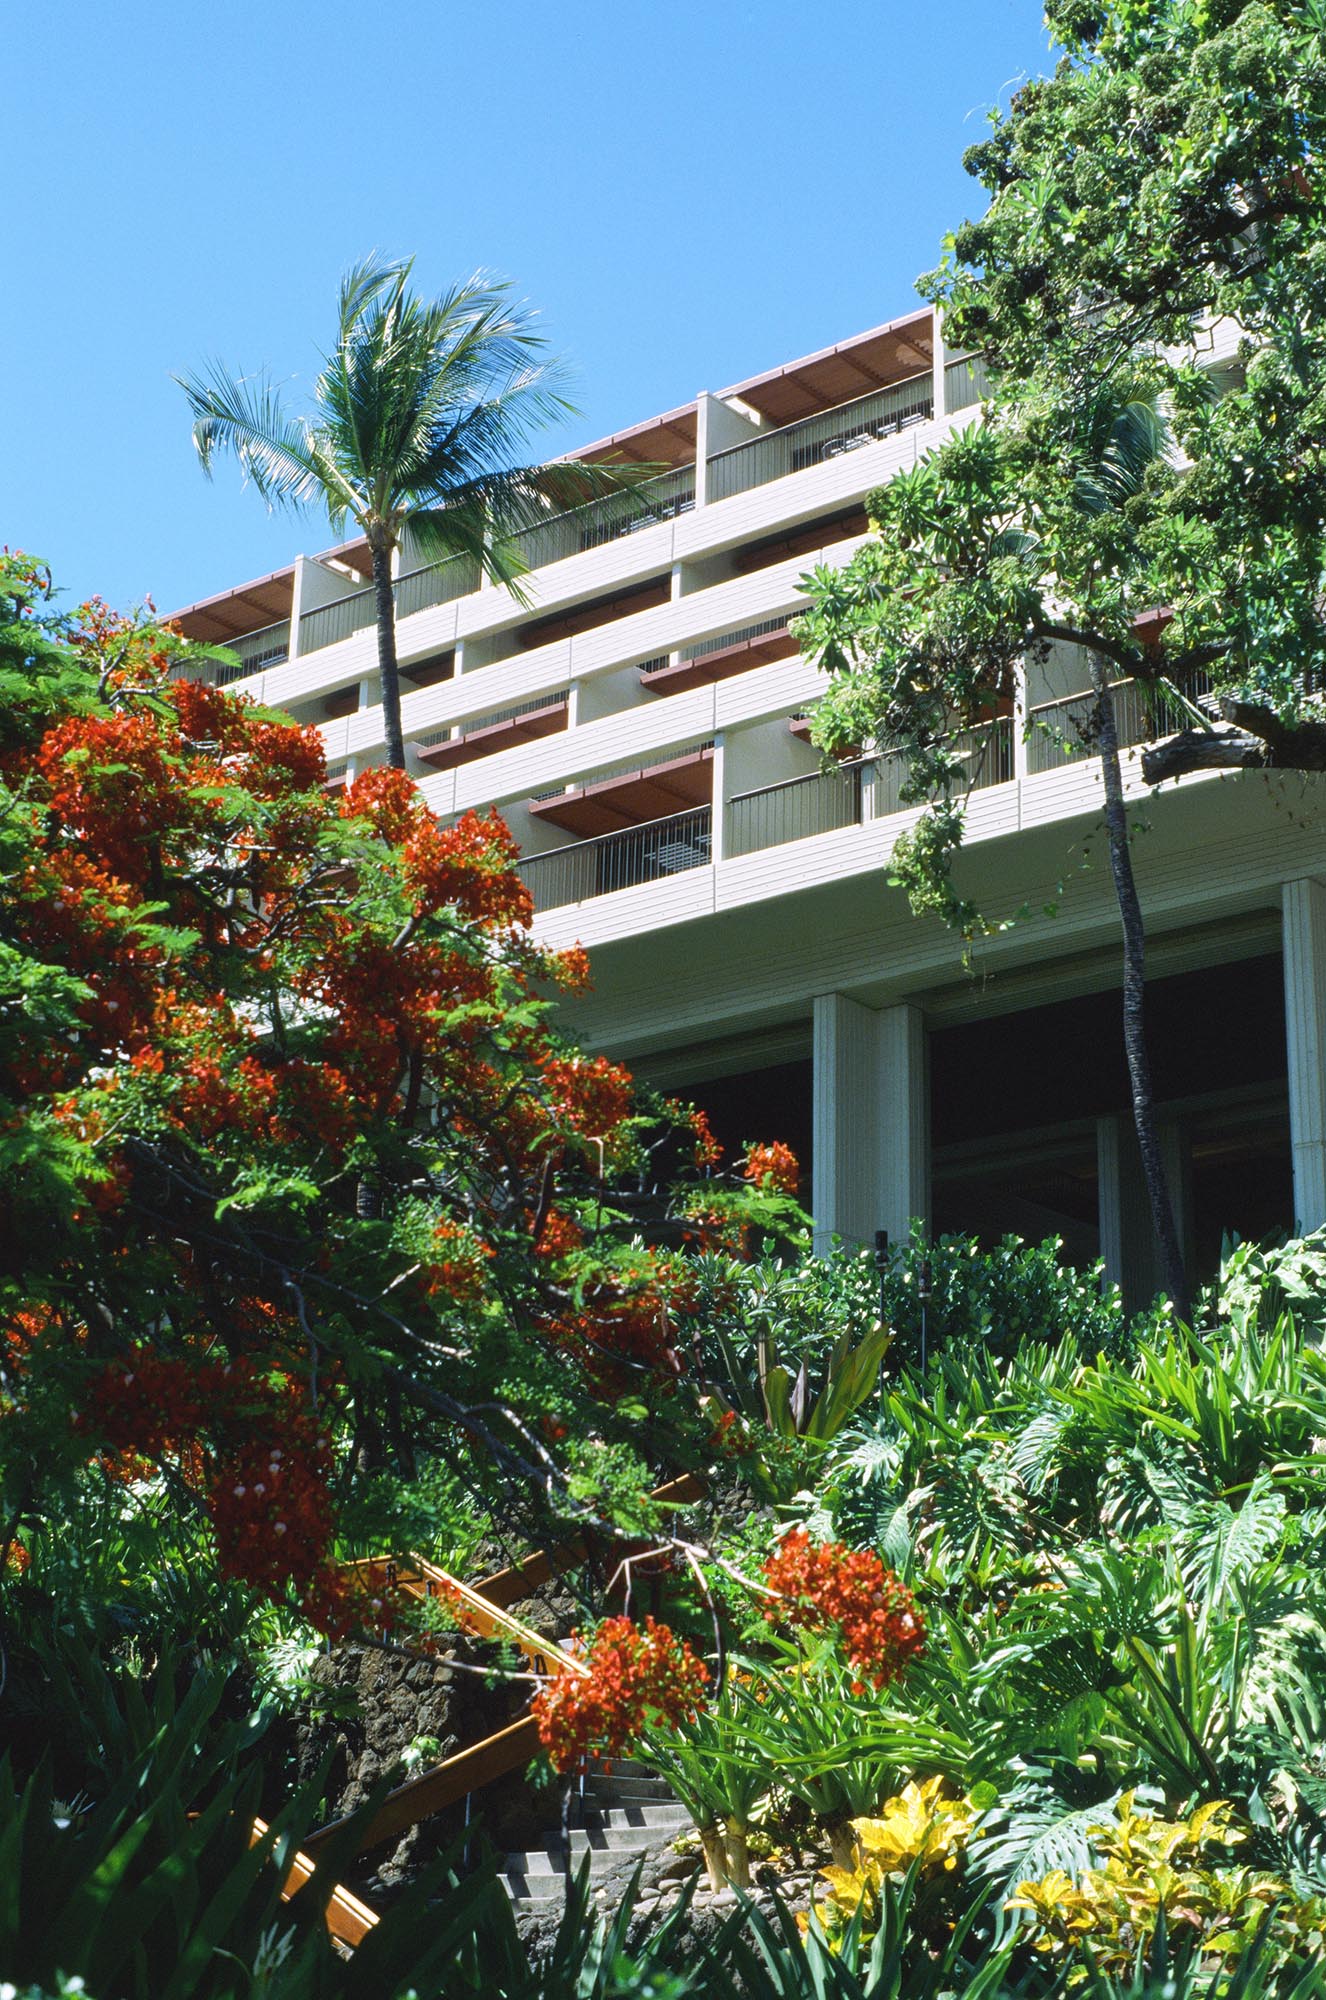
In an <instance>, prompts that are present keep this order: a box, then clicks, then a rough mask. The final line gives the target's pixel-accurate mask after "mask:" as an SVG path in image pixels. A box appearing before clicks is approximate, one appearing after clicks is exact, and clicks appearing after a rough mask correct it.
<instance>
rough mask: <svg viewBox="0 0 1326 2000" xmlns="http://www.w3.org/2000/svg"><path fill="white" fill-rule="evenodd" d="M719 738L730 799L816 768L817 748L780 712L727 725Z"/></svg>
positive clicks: (725, 787) (813, 770) (796, 776)
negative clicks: (745, 723)
mask: <svg viewBox="0 0 1326 2000" xmlns="http://www.w3.org/2000/svg"><path fill="white" fill-rule="evenodd" d="M780 664H781V663H780ZM723 742H724V746H725V756H724V789H725V791H726V794H727V796H728V798H730V799H733V798H736V797H737V796H738V795H739V794H740V793H742V792H753V791H757V790H758V789H759V788H760V787H761V786H763V785H778V784H782V783H783V781H784V780H785V779H787V778H802V777H811V776H813V775H814V773H815V772H816V771H818V770H819V768H820V758H819V752H818V751H817V750H813V749H812V748H811V746H810V745H809V744H808V743H803V742H802V740H801V738H800V737H798V736H794V735H793V734H792V732H791V730H790V729H789V728H788V726H787V717H786V715H785V714H782V713H779V714H777V715H773V716H770V717H769V718H767V720H765V721H763V722H757V723H753V724H750V725H748V726H747V727H745V728H741V727H737V728H732V729H729V730H728V731H727V732H726V733H725V735H724V738H723Z"/></svg>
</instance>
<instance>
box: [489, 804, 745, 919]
mask: <svg viewBox="0 0 1326 2000" xmlns="http://www.w3.org/2000/svg"><path fill="white" fill-rule="evenodd" d="M711 828H712V820H711V816H710V808H709V807H708V806H697V807H696V808H695V809H694V810H693V811H691V812H683V813H673V814H672V815H671V817H670V818H668V819H656V820H651V821H650V822H649V823H648V824H646V825H644V826H627V827H623V828H622V829H621V831H620V832H619V833H604V834H600V835H599V836H598V837H597V839H594V840H578V841H576V842H574V843H573V845H571V846H570V847H555V848H553V849H551V850H550V851H549V852H548V853H547V854H530V855H527V856H526V857H525V859H524V860H523V861H522V862H521V864H520V872H521V875H522V876H523V877H524V880H525V883H526V886H527V887H528V889H529V891H530V893H531V895H532V896H533V898H534V907H535V909H536V910H553V909H557V908H559V907H560V906H561V905H562V904H564V903H583V902H586V901H588V900H589V898H590V897H592V896H606V895H609V894H610V893H611V891H612V890H614V889H633V888H635V887H636V886H637V884H639V883H641V882H659V881H662V880H663V879H664V877H665V876H669V875H681V874H684V873H685V872H686V870H687V869H689V868H703V867H704V866H705V865H706V863H707V862H708V861H709V859H710V854H711V851H712V850H711V846H710V837H711Z"/></svg>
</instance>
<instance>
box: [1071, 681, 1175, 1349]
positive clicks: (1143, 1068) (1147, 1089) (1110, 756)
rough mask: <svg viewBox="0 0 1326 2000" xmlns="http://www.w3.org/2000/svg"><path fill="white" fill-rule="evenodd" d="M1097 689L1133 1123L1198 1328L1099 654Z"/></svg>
mask: <svg viewBox="0 0 1326 2000" xmlns="http://www.w3.org/2000/svg"><path fill="white" fill-rule="evenodd" d="M1091 687H1092V692H1093V693H1094V695H1095V697H1096V727H1097V742H1098V746H1099V749H1100V768H1101V775H1102V778H1103V779H1104V783H1105V827H1106V832H1107V835H1108V838H1109V848H1110V872H1111V874H1112V875H1113V877H1114V893H1115V896H1116V898H1117V900H1118V904H1119V916H1120V918H1121V919H1122V922H1123V1046H1124V1053H1125V1055H1126V1056H1127V1058H1128V1081H1129V1085H1130V1088H1131V1091H1132V1100H1133V1124H1134V1126H1135V1127H1136V1130H1137V1144H1138V1148H1139V1150H1140V1152H1141V1155H1142V1176H1143V1179H1144V1180H1145V1182H1146V1192H1147V1200H1148V1201H1149V1203H1150V1205H1151V1226H1152V1229H1153V1230H1154V1231H1155V1237H1156V1243H1157V1246H1158V1248H1159V1250H1160V1268H1161V1272H1162V1275H1163V1277H1164V1281H1165V1289H1166V1291H1167V1292H1168V1293H1169V1295H1170V1298H1171V1299H1172V1300H1173V1302H1174V1310H1175V1312H1176V1313H1177V1314H1178V1315H1179V1318H1180V1319H1182V1320H1184V1321H1190V1320H1191V1318H1192V1306H1191V1302H1190V1300H1189V1297H1188V1274H1187V1272H1186V1271H1185V1270H1184V1267H1183V1253H1182V1251H1181V1250H1180V1248H1179V1233H1178V1230H1177V1229H1176V1228H1175V1225H1174V1204H1173V1202H1172V1201H1171V1200H1170V1192H1169V1182H1168V1181H1167V1180H1166V1178H1165V1163H1164V1160H1163V1158H1162V1157H1161V1151H1160V1137H1159V1134H1158V1132H1157V1130H1156V1101H1155V1094H1154V1092H1153V1090H1152V1087H1151V1061H1150V1057H1149V1056H1148V1053H1147V1046H1146V1016H1145V1003H1146V930H1145V927H1144V925H1143V922H1142V905H1141V903H1140V901H1139V900H1138V895H1137V882H1136V879H1135V877H1134V875H1133V857H1132V853H1131V851H1130V849H1129V846H1128V813H1127V809H1126V807H1125V805H1124V799H1123V772H1122V770H1121V769H1120V765H1119V732H1118V728H1117V726H1116V724H1115V719H1114V699H1113V696H1112V695H1111V694H1110V686H1109V681H1108V679H1107V678H1106V667H1105V663H1104V661H1103V660H1101V659H1100V658H1099V657H1098V656H1096V655H1092V656H1091Z"/></svg>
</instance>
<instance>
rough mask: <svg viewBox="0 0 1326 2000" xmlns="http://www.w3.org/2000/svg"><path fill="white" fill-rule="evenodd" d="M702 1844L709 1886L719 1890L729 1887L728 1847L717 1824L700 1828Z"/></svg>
mask: <svg viewBox="0 0 1326 2000" xmlns="http://www.w3.org/2000/svg"><path fill="white" fill-rule="evenodd" d="M700 1846H701V1848H702V1849H703V1851H704V1866H705V1873H706V1875H707V1876H708V1878H709V1887H710V1888H711V1889H713V1890H714V1891H715V1892H717V1891H718V1890H719V1889H726V1887H727V1849H726V1848H725V1847H724V1845H723V1835H722V1832H721V1830H720V1828H718V1827H716V1826H702V1827H701V1828H700Z"/></svg>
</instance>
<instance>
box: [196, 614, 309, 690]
mask: <svg viewBox="0 0 1326 2000" xmlns="http://www.w3.org/2000/svg"><path fill="white" fill-rule="evenodd" d="M220 643H221V644H222V645H223V646H226V647H228V648H229V650H230V651H231V652H232V653H237V654H238V655H239V660H238V664H237V665H235V666H233V667H230V666H222V665H221V663H220V661H218V662H217V664H216V666H215V667H214V668H213V670H212V685H213V687H229V686H230V684H231V682H232V681H242V680H243V679H244V678H245V676H246V675H247V674H257V673H261V672H262V670H263V668H264V667H279V666H284V664H285V662H286V661H287V660H288V659H289V657H290V620H289V619H288V618H284V619H282V621H281V623H280V624H279V625H265V626H264V627H263V629H262V631H261V632H243V633H241V634H240V636H239V638H238V639H223V640H222V641H221V642H220Z"/></svg>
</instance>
